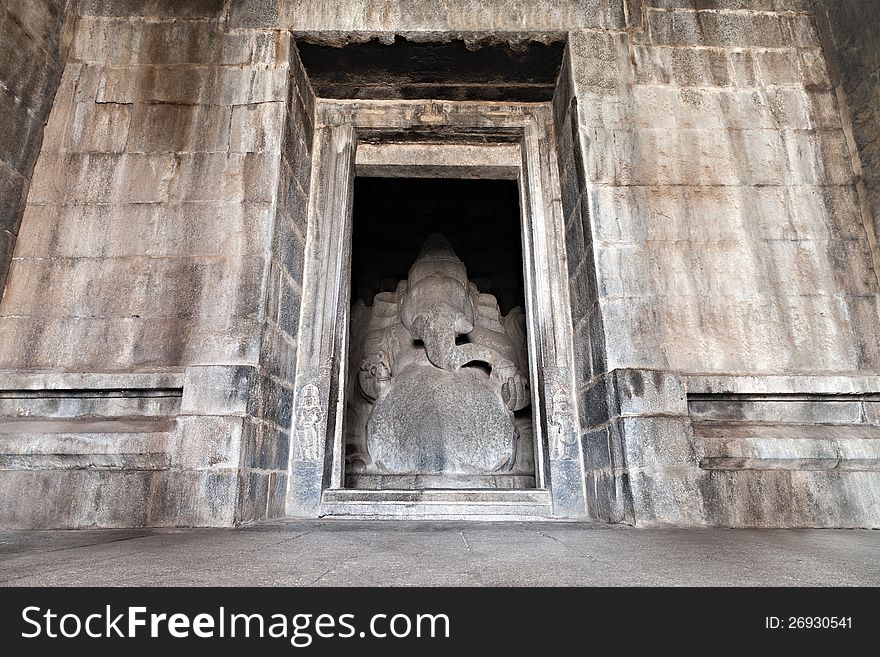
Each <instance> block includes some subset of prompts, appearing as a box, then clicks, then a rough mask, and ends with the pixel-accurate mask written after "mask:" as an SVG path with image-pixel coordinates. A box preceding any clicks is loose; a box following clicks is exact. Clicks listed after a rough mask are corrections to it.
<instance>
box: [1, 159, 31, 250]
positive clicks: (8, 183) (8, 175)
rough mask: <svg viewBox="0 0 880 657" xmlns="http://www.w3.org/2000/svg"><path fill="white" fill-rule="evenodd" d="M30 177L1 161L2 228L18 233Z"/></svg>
mask: <svg viewBox="0 0 880 657" xmlns="http://www.w3.org/2000/svg"><path fill="white" fill-rule="evenodd" d="M27 187H28V179H27V178H25V177H24V176H23V175H21V174H20V173H19V172H18V171H16V170H15V169H13V168H12V167H10V166H9V165H8V164H6V163H5V162H2V161H0V230H5V231H8V232H10V233H13V234H16V233H18V226H19V221H20V220H21V212H22V209H23V206H24V196H25V192H26V190H27Z"/></svg>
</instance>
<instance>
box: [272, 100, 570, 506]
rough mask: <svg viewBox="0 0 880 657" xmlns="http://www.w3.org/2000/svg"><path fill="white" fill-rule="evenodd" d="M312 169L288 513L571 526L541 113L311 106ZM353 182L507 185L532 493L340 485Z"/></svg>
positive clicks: (557, 218) (538, 108) (566, 415)
mask: <svg viewBox="0 0 880 657" xmlns="http://www.w3.org/2000/svg"><path fill="white" fill-rule="evenodd" d="M359 146H360V147H361V151H360V153H359V152H358V148H359ZM313 161H314V163H315V164H314V165H313V169H312V185H311V189H312V194H311V198H310V203H309V223H308V234H307V238H306V246H305V264H304V275H303V293H302V311H301V319H300V330H299V341H298V345H297V366H296V390H297V394H296V397H295V399H294V408H293V426H292V427H291V449H290V477H289V479H288V481H289V488H288V495H287V513H288V515H292V516H300V517H302V516H305V517H316V516H319V515H324V514H342V515H368V516H380V517H437V516H439V517H459V516H461V517H474V516H476V517H496V516H503V517H510V516H530V517H562V518H568V517H585V516H586V515H587V510H586V495H585V489H584V471H583V464H584V459H583V455H582V446H581V441H580V439H579V438H580V437H579V431H578V427H579V426H580V424H579V422H578V418H577V412H578V411H577V409H578V404H577V400H576V398H575V397H574V391H575V390H576V389H577V388H576V385H575V381H574V362H573V359H574V345H573V333H572V321H571V306H570V303H569V287H568V268H567V260H566V252H565V243H566V242H565V226H564V223H563V216H562V207H561V205H562V204H561V199H560V187H559V177H558V167H557V162H556V149H555V144H554V135H553V123H552V114H551V110H550V107H549V104H544V103H522V104H506V103H484V102H451V101H450V102H447V101H321V102H320V103H319V104H318V106H317V108H316V126H315V146H314V160H313ZM358 170H360V172H362V173H364V174H369V175H380V174H381V175H383V176H406V177H420V176H431V177H444V176H445V177H468V178H516V179H517V180H518V182H519V189H520V208H521V215H522V220H521V224H522V226H521V227H522V236H523V242H522V245H523V265H524V267H523V279H524V284H525V289H526V317H527V332H528V349H529V368H530V378H531V382H532V386H531V390H532V405H533V409H534V410H533V412H534V418H533V420H534V427H535V446H536V454H535V475H536V483H537V489H536V490H529V491H521V490H512V491H502V490H498V491H475V490H474V491H442V490H435V491H387V490H373V491H367V490H351V489H344V488H343V487H342V485H343V483H342V482H343V480H344V472H343V468H344V449H345V444H344V438H343V427H342V418H343V403H344V399H343V397H344V394H343V391H344V390H345V379H346V376H347V372H346V367H347V357H346V355H347V351H348V344H347V341H348V324H349V305H350V289H349V288H350V281H351V276H350V273H351V248H352V244H351V235H352V198H353V191H354V178H355V174H356V172H357V171H358Z"/></svg>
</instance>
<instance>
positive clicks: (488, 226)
mask: <svg viewBox="0 0 880 657" xmlns="http://www.w3.org/2000/svg"><path fill="white" fill-rule="evenodd" d="M434 232H439V233H443V234H444V235H445V236H446V238H447V239H448V240H449V241H450V243H451V244H452V246H453V247H454V248H455V250H456V252H457V253H458V257H459V258H461V259H462V261H464V264H465V266H466V267H467V270H468V277H469V278H470V280H471V281H473V282H474V283H476V284H477V287H478V288H479V289H480V291H481V292H484V293H488V294H494V295H495V296H496V297H497V299H498V303H499V305H500V306H501V312H502V314H507V312H508V311H509V310H510V309H511V308H513V307H514V306H522V305H524V289H523V259H522V237H521V232H520V213H519V190H518V186H517V183H516V182H515V181H513V180H459V179H433V178H360V177H359V178H356V179H355V186H354V232H353V236H352V301H354V300H356V299H362V300H363V301H364V303H366V304H368V305H370V304H372V301H373V297H374V296H375V295H376V294H377V293H378V292H384V291H387V292H393V291H394V290H395V289H396V287H397V283H398V281H401V280H403V279H405V278H406V277H407V272H408V271H409V267H410V265H412V263H413V261H414V260H415V259H416V257H417V256H418V253H419V250H420V249H421V246H422V244H423V242H424V241H425V239H426V238H427V237H428V235H430V234H431V233H434Z"/></svg>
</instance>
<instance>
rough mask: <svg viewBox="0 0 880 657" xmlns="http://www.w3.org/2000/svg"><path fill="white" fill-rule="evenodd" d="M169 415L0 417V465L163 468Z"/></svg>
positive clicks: (171, 422) (167, 460) (171, 423)
mask: <svg viewBox="0 0 880 657" xmlns="http://www.w3.org/2000/svg"><path fill="white" fill-rule="evenodd" d="M173 428H174V420H173V418H166V417H162V418H115V419H103V420H94V419H67V420H58V419H31V418H28V419H4V420H2V421H0V470H78V469H97V470H166V469H168V467H169V465H170V456H169V441H170V437H171V431H172V429H173Z"/></svg>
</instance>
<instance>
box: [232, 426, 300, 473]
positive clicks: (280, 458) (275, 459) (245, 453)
mask: <svg viewBox="0 0 880 657" xmlns="http://www.w3.org/2000/svg"><path fill="white" fill-rule="evenodd" d="M245 437H246V442H245V444H244V445H243V446H242V454H241V465H242V467H243V468H245V469H247V468H253V469H256V470H264V471H270V470H271V471H276V472H282V471H283V472H285V473H286V472H287V466H288V461H289V456H290V455H289V447H290V432H289V431H285V430H283V429H282V428H280V427H278V426H277V425H275V424H274V423H271V422H262V421H251V424H250V429H249V430H248V432H247V433H246V435H245Z"/></svg>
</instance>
